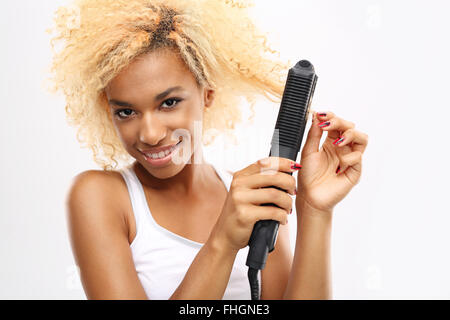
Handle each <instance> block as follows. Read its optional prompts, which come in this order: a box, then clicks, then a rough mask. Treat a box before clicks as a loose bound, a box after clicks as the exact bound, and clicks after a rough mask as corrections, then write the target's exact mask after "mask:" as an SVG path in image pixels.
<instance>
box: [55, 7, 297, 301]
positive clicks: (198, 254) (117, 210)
mask: <svg viewBox="0 0 450 320" xmlns="http://www.w3.org/2000/svg"><path fill="white" fill-rule="evenodd" d="M248 6H249V5H248V4H245V3H244V2H243V1H241V2H239V3H238V2H237V1H230V0H190V1H187V0H164V1H162V0H152V1H150V0H132V1H130V0H115V1H110V0H96V1H93V0H77V1H75V2H74V5H73V6H72V7H71V8H72V10H69V8H68V7H61V8H60V9H59V10H58V11H57V12H56V17H55V27H54V29H53V32H55V33H56V35H55V37H54V38H53V39H52V46H53V48H55V47H56V45H59V44H61V45H62V46H61V49H60V50H59V51H55V53H54V59H53V65H52V69H51V70H52V73H53V78H52V80H53V81H54V84H55V85H54V87H53V89H54V90H55V91H57V90H61V91H62V92H63V93H64V94H65V97H66V103H67V105H66V112H67V118H68V120H69V123H70V124H72V125H74V126H76V127H77V128H78V135H77V138H78V139H79V140H80V142H85V143H86V145H87V146H89V147H90V148H91V149H92V151H93V153H94V161H95V162H96V163H97V164H99V165H100V166H101V167H102V168H103V171H98V170H89V171H85V172H83V173H80V174H79V175H78V176H77V177H75V179H74V181H73V184H72V186H71V189H70V190H69V193H68V196H67V209H68V225H69V232H70V238H71V244H72V249H73V253H74V257H75V260H76V263H77V265H78V266H79V267H80V275H81V280H82V283H83V287H84V289H85V292H86V295H87V297H88V298H89V299H137V298H138V299H146V298H150V299H169V298H170V299H197V298H201V299H217V298H218V299H220V298H224V299H250V288H249V285H248V282H247V270H246V267H245V258H246V253H247V251H248V250H247V249H244V250H239V249H241V248H244V247H246V244H247V243H248V239H249V237H250V233H251V230H252V228H253V224H254V222H255V221H256V220H252V219H257V218H263V217H265V218H272V219H277V220H279V221H282V222H283V223H284V222H285V216H286V214H287V212H289V210H290V209H291V208H290V207H291V205H292V201H291V198H290V197H289V196H288V195H283V197H282V199H280V201H279V202H280V203H278V205H279V206H278V207H277V208H276V209H272V211H271V212H270V215H269V212H267V211H263V210H262V209H261V212H260V213H259V215H255V216H254V217H253V218H252V219H248V217H247V218H246V221H245V223H242V222H239V220H240V218H239V216H238V215H237V214H238V212H241V213H242V212H244V210H248V209H245V208H244V206H242V207H241V206H239V209H237V207H236V205H235V204H234V201H235V199H237V198H236V195H233V196H231V191H232V190H233V187H232V186H231V180H232V177H230V175H229V174H227V173H225V172H224V171H222V170H221V169H219V168H216V167H215V166H213V165H210V164H207V163H204V161H203V156H202V145H203V144H208V143H210V142H212V141H213V140H208V138H209V137H207V136H206V135H205V132H206V130H208V129H211V128H214V129H216V132H218V133H219V132H221V131H222V130H225V129H232V128H233V127H234V125H235V123H236V122H238V121H240V120H241V114H240V110H239V102H240V101H241V98H242V97H244V98H245V99H246V100H247V101H248V102H249V104H250V107H251V108H252V111H253V101H254V98H255V97H256V96H261V95H262V96H266V97H267V98H269V99H271V100H272V101H275V102H279V101H280V99H281V95H282V92H283V89H284V79H285V77H286V73H287V70H288V64H285V63H282V62H280V61H277V60H276V59H275V58H270V57H269V56H270V54H274V53H276V51H274V50H272V49H271V48H270V47H269V46H268V45H267V44H266V38H265V36H264V35H262V34H261V33H260V32H259V31H258V30H257V29H256V27H255V26H254V24H253V23H252V21H251V20H250V19H249V18H248V12H247V8H248ZM73 8H75V9H73ZM73 21H77V22H78V23H75V24H74V23H72V22H73ZM230 25H233V28H232V29H230V28H229V26H230ZM212 138H214V136H212ZM199 139H200V140H201V141H198V140H199ZM122 161H123V162H124V163H125V165H123V166H122V167H120V166H119V162H122ZM286 176H288V175H286ZM260 183H261V182H260ZM279 183H284V188H285V189H288V190H290V191H291V193H292V192H293V191H292V190H293V188H294V187H293V180H292V177H290V176H289V177H284V182H282V181H280V182H279ZM266 184H273V181H266ZM253 187H254V188H257V189H259V187H258V185H257V184H256V185H254V186H253ZM242 190H244V189H242ZM246 192H247V191H246ZM268 196H269V195H265V197H263V198H261V196H258V199H253V200H252V199H251V198H247V199H246V200H245V201H244V202H245V203H246V204H248V205H250V203H251V202H256V203H258V201H263V200H264V199H266V202H267V201H268V200H269V198H268ZM227 203H228V204H227ZM224 208H225V209H224ZM255 208H257V207H256V206H255ZM258 210H259V209H258ZM256 211H257V210H253V212H254V213H255V214H256ZM281 229H282V228H281ZM280 233H281V234H280V236H279V238H280V239H281V240H279V244H278V250H277V255H278V258H279V259H282V258H283V259H285V261H289V253H288V250H289V244H288V242H286V239H288V235H287V233H285V232H280ZM283 239H284V240H283ZM236 241H238V242H239V244H236ZM268 265H269V266H270V265H272V264H271V263H268ZM288 268H289V263H285V264H281V267H276V268H275V269H272V271H270V272H268V273H266V276H265V279H266V282H265V283H274V284H276V285H274V286H271V287H270V290H269V289H267V290H265V291H263V297H264V298H274V297H278V298H281V297H282V293H283V289H284V287H285V284H286V281H287V276H288ZM268 269H269V270H270V269H271V268H270V267H269V268H268ZM211 283H214V284H215V285H214V286H211Z"/></svg>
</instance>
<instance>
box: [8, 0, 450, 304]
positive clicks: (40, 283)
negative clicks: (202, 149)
mask: <svg viewBox="0 0 450 320" xmlns="http://www.w3.org/2000/svg"><path fill="white" fill-rule="evenodd" d="M66 2H67V1H50V0H46V1H43V0H41V1H34V0H26V1H20V2H18V1H4V2H3V3H2V10H1V12H0V21H1V22H0V23H1V28H0V33H1V39H2V45H1V47H2V50H1V51H0V56H1V59H0V61H1V62H0V63H1V71H2V72H1V76H0V81H1V83H0V90H1V91H0V92H1V103H2V106H1V110H2V116H1V118H0V132H1V135H0V137H1V146H2V157H1V160H0V178H1V184H0V186H1V193H0V194H1V201H0V237H1V238H0V239H1V241H0V263H1V267H0V270H1V272H0V298H1V299H84V298H85V295H84V293H83V290H82V288H81V286H80V283H79V280H78V276H77V273H76V267H75V264H74V261H73V257H72V253H71V249H70V244H69V240H68V234H67V228H66V221H65V212H64V210H65V207H64V200H65V196H66V192H67V190H68V188H69V186H70V183H71V179H72V178H73V177H74V176H75V175H76V174H78V173H79V172H82V171H85V170H88V169H99V168H98V167H97V166H96V165H95V163H94V162H93V161H92V157H91V153H90V151H88V149H81V148H80V146H79V145H78V142H77V140H76V138H75V130H74V129H73V128H71V127H69V126H68V125H67V123H66V122H65V113H64V105H65V104H64V98H63V97H62V96H51V95H50V94H48V93H46V91H45V90H44V87H43V80H44V79H45V78H46V76H47V75H46V72H47V68H48V65H49V63H50V58H51V51H50V45H49V36H48V35H47V34H46V33H45V32H44V31H45V29H46V28H48V27H49V26H51V23H52V15H53V12H54V10H55V9H56V8H57V7H58V5H60V4H64V3H66ZM256 2H257V5H256V8H255V9H254V14H255V16H256V17H257V19H258V21H260V22H259V23H260V24H261V25H262V27H263V29H264V30H265V31H266V32H268V33H269V39H270V40H271V43H272V44H273V47H275V48H277V49H279V50H280V51H281V53H282V57H283V58H287V59H290V60H291V61H292V62H296V61H297V60H300V59H308V60H310V61H311V62H312V63H313V64H314V66H315V68H316V72H317V74H318V75H319V81H318V84H317V87H316V92H315V96H314V100H313V106H312V108H313V109H314V110H317V111H327V110H329V111H333V112H335V113H336V114H337V115H338V116H339V117H342V118H344V119H347V120H350V121H352V122H354V123H355V124H356V129H358V130H360V131H363V132H365V133H367V134H368V135H369V138H370V139H369V146H368V148H367V150H366V152H365V154H364V163H363V176H362V179H361V182H360V183H359V184H358V185H357V186H356V187H355V188H354V189H353V190H352V191H351V192H350V194H349V195H348V196H347V197H346V198H345V199H344V200H343V201H342V202H341V203H339V204H338V205H337V207H336V209H335V211H334V218H333V219H334V220H333V234H332V266H333V267H332V268H333V269H332V271H333V291H334V298H335V299H449V298H450V274H449V270H450V253H449V249H448V247H449V244H450V232H449V227H450V217H449V213H450V210H449V209H448V201H447V200H448V198H447V197H448V196H449V195H448V190H449V188H448V179H449V177H450V175H449V170H448V164H449V163H450V161H449V151H448V142H447V139H448V137H449V131H448V129H447V128H448V122H447V121H448V119H449V113H450V112H449V107H450V103H449V102H450V98H449V91H450V90H449V89H450V88H449V81H448V74H449V72H450V62H449V57H450V52H449V51H450V45H449V40H448V39H449V38H450V37H449V30H450V21H449V20H448V15H449V12H450V4H449V3H448V2H447V1H443V0H442V1H438V0H434V1H406V0H403V1H400V0H397V1H376V0H371V1H368V0H353V1H350V0H346V1H333V0H327V1H325V0H320V1H318V0H314V1H313V0H309V1H291V0H278V1H275V2H274V1H261V0H257V1H256ZM257 110H258V115H257V118H256V119H255V122H254V123H253V124H252V125H251V126H241V127H240V128H239V130H238V131H237V132H236V136H237V137H238V142H239V145H238V146H236V147H230V148H231V149H229V153H230V154H234V155H236V156H235V157H236V159H237V161H232V162H227V163H224V165H226V166H227V167H228V168H230V169H232V170H238V169H241V168H243V167H244V166H246V165H248V164H249V163H250V162H251V161H255V160H257V159H259V158H262V157H265V156H267V154H268V151H269V147H268V144H269V142H270V138H271V134H272V132H273V127H274V124H275V120H276V114H277V106H271V107H270V106H268V105H265V104H263V103H261V106H260V108H257ZM307 130H308V128H307ZM255 141H258V143H262V145H263V147H260V148H257V150H256V151H255V152H253V154H248V152H246V150H247V149H248V146H249V145H251V144H252V143H254V142H255ZM261 141H262V142H261ZM218 143H219V144H220V143H223V140H221V139H219V140H218ZM264 144H265V145H264ZM227 145H228V144H227ZM266 146H267V147H266ZM211 150H214V149H213V148H209V151H208V149H207V152H211ZM239 152H240V153H239ZM211 154H212V155H211V156H210V159H211V160H213V159H214V156H213V154H214V153H213V152H211ZM240 155H242V156H240ZM289 224H290V227H291V231H292V234H291V236H292V241H295V234H294V233H295V220H292V219H291V221H290V222H289Z"/></svg>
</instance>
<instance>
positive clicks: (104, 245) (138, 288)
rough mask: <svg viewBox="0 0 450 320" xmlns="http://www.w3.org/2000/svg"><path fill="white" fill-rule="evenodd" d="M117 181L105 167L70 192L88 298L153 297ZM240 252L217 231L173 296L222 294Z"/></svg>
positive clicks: (69, 206)
mask: <svg viewBox="0 0 450 320" xmlns="http://www.w3.org/2000/svg"><path fill="white" fill-rule="evenodd" d="M113 188H114V184H113V183H111V179H110V177H108V176H106V175H105V174H104V173H103V172H101V171H95V170H90V171H86V172H83V173H81V174H80V175H78V176H77V177H76V178H75V179H74V183H73V185H72V187H71V189H70V191H69V194H68V197H67V213H68V224H69V233H70V239H71V244H72V250H73V253H74V257H75V260H76V263H77V265H78V266H79V268H80V276H81V281H82V284H83V288H84V291H85V293H86V296H87V298H88V299H148V297H147V296H146V293H145V291H144V289H143V287H142V285H141V283H140V281H139V278H138V276H137V273H136V269H135V266H134V262H133V258H132V255H131V249H130V246H129V242H128V229H127V225H126V223H125V221H124V214H123V213H121V212H119V211H118V208H119V207H120V206H118V205H117V204H116V202H115V201H114V200H115V199H113V197H111V196H109V195H112V194H114V193H113ZM236 254H237V251H235V250H232V249H226V246H225V245H223V244H222V243H220V242H219V241H218V240H217V239H216V238H215V237H214V236H213V234H212V236H211V237H210V238H209V239H208V241H207V242H206V244H205V245H204V246H203V247H202V249H201V250H200V251H199V253H198V254H197V256H196V257H195V259H194V260H193V262H192V264H191V266H190V267H189V269H188V271H187V273H186V275H185V277H184V279H183V281H182V282H181V283H180V285H179V286H178V288H177V289H176V290H175V292H174V293H173V295H172V296H171V297H170V299H222V297H223V294H224V292H225V289H226V287H227V284H228V280H229V277H230V274H231V270H232V267H233V263H234V260H235V258H236Z"/></svg>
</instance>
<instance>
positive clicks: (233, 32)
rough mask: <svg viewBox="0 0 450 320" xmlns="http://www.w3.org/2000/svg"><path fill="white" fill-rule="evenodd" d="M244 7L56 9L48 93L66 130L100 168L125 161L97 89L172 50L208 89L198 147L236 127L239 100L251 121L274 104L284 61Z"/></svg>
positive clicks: (165, 2) (95, 4)
mask: <svg viewBox="0 0 450 320" xmlns="http://www.w3.org/2000/svg"><path fill="white" fill-rule="evenodd" d="M251 6H253V3H252V2H251V1H239V2H238V1H232V0H74V2H73V3H72V4H71V5H69V6H65V7H64V6H62V7H59V8H58V9H57V11H56V12H55V16H54V22H55V24H54V26H53V27H52V28H51V29H48V30H47V32H48V33H50V34H52V33H56V35H54V36H53V37H52V38H51V48H52V50H53V60H52V64H51V66H50V73H51V77H50V78H49V80H51V83H52V86H51V87H50V88H49V90H50V91H52V92H53V93H55V92H58V91H62V92H63V94H64V96H65V99H66V107H65V110H66V116H67V120H68V123H69V125H72V126H75V127H76V128H77V140H78V141H79V142H80V143H81V144H82V147H85V146H86V145H87V146H88V147H89V148H90V149H91V150H92V151H93V157H94V161H95V162H96V163H97V164H98V165H99V166H101V167H102V168H103V170H112V169H116V168H117V167H118V164H119V161H124V162H125V163H129V162H130V160H132V158H131V156H130V155H129V154H128V152H127V151H126V150H125V148H124V147H123V145H122V143H121V141H120V139H119V137H118V135H117V132H116V130H115V129H114V126H113V122H112V117H111V114H110V112H109V108H108V107H109V106H108V102H107V99H106V94H105V90H104V89H105V87H106V86H107V85H108V83H109V82H110V81H111V80H112V79H113V78H114V77H115V76H116V75H117V74H118V73H119V72H120V71H121V70H122V69H123V68H124V67H126V66H127V65H128V64H129V63H130V62H131V61H132V60H133V59H134V58H136V57H137V56H139V55H142V54H145V53H148V52H151V51H152V50H156V49H158V48H171V49H175V50H177V52H179V53H180V56H181V57H182V59H183V61H184V62H185V63H186V65H187V66H188V68H189V70H190V71H191V72H192V74H193V75H194V76H195V79H196V80H197V83H198V84H199V85H207V86H209V87H211V88H213V89H214V90H215V91H216V92H215V99H214V103H213V105H212V106H211V107H209V108H206V109H205V112H204V123H203V133H205V131H206V130H208V133H211V132H216V134H212V135H211V136H209V137H206V136H205V135H204V137H203V143H204V144H206V145H208V144H210V143H211V142H212V141H213V140H214V138H215V137H216V136H217V134H219V133H221V132H223V131H226V130H227V129H234V127H235V124H236V122H238V121H242V119H241V118H242V115H241V110H240V107H239V102H240V100H241V99H242V98H245V99H246V100H247V102H249V105H250V109H251V112H252V116H251V117H253V115H254V103H255V98H256V97H257V96H261V95H263V96H265V97H266V98H268V99H269V100H270V101H272V102H279V101H280V100H281V97H282V94H283V90H284V82H285V79H286V75H287V70H288V68H289V64H290V62H288V63H283V62H282V61H280V59H278V58H279V56H280V55H279V53H278V52H277V51H275V50H272V49H271V48H270V46H269V45H268V44H267V37H266V35H264V34H262V33H261V32H260V31H258V30H257V28H256V27H255V24H254V23H253V22H252V21H251V19H250V18H249V15H248V11H247V9H248V8H249V7H251ZM58 45H61V47H60V48H59V50H57V49H56V47H57V46H58ZM275 54H277V57H278V58H275V57H274V55H275ZM209 129H213V130H209ZM83 143H85V145H84V146H83Z"/></svg>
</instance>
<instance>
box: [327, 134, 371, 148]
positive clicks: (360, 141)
mask: <svg viewBox="0 0 450 320" xmlns="http://www.w3.org/2000/svg"><path fill="white" fill-rule="evenodd" d="M368 142H369V136H368V135H367V134H365V133H364V132H361V131H358V130H355V129H348V130H347V131H345V132H344V133H343V134H342V135H341V136H340V137H338V138H336V140H334V142H333V144H334V145H337V146H338V147H340V148H341V147H343V146H345V145H348V144H350V143H351V146H352V149H353V151H359V152H361V153H364V150H365V149H366V147H367V144H368Z"/></svg>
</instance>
